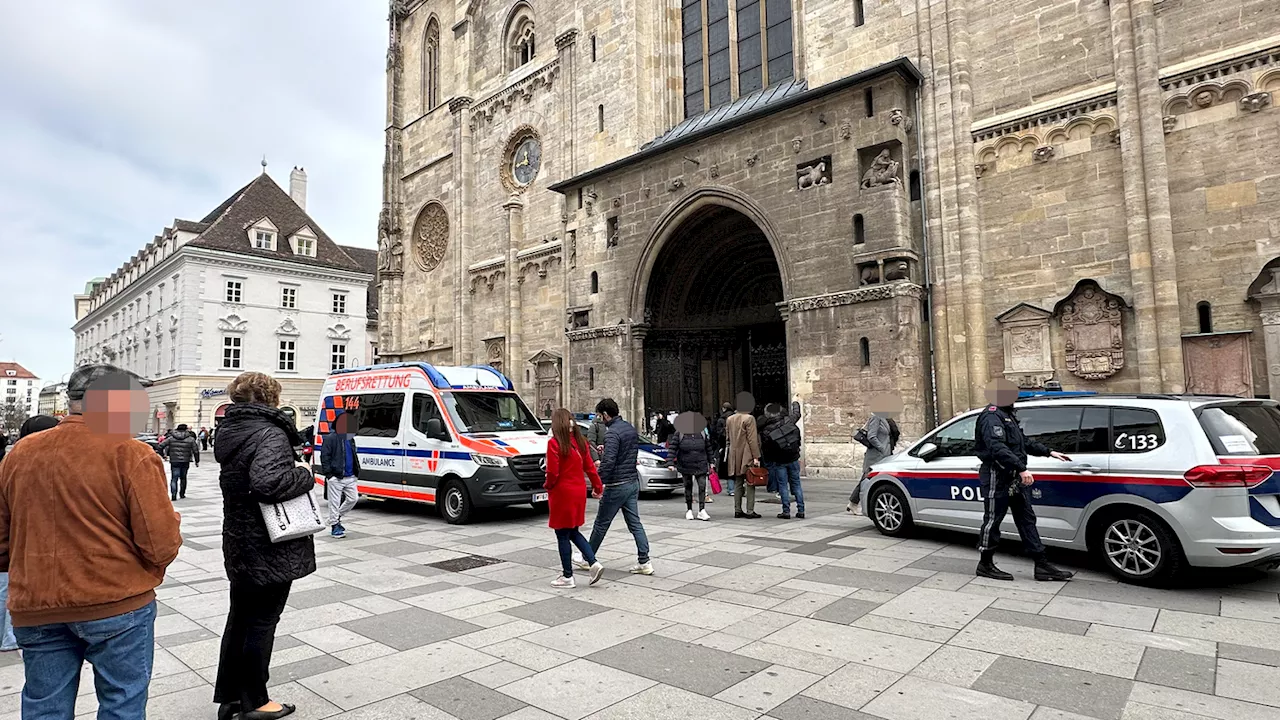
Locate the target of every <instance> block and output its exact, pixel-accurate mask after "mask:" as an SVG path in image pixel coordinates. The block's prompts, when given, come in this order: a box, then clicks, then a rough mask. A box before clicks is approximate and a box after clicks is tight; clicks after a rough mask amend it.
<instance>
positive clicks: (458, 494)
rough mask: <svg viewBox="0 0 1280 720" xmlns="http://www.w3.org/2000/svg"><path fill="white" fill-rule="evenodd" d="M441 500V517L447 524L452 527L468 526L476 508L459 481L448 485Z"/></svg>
mask: <svg viewBox="0 0 1280 720" xmlns="http://www.w3.org/2000/svg"><path fill="white" fill-rule="evenodd" d="M440 498H441V499H440V503H439V505H440V515H441V517H443V518H444V519H445V521H446V522H448V523H449V524H450V525H466V524H467V523H469V522H471V513H472V512H473V511H474V510H475V506H474V505H473V504H472V502H471V496H469V495H468V494H467V489H466V488H465V487H464V486H463V485H462V483H460V482H458V481H457V480H453V481H450V482H449V483H447V484H446V485H445V486H444V493H443V494H441V496H440Z"/></svg>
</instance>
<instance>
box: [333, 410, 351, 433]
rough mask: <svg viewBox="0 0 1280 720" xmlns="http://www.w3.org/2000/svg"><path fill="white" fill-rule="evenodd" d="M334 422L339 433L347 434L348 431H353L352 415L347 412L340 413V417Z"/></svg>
mask: <svg viewBox="0 0 1280 720" xmlns="http://www.w3.org/2000/svg"><path fill="white" fill-rule="evenodd" d="M333 424H334V427H335V428H337V430H338V432H339V433H342V434H344V435H345V434H346V433H349V432H351V416H350V415H348V414H346V413H342V414H341V415H339V416H338V419H337V420H335V421H334V423H333Z"/></svg>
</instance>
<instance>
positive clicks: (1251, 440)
mask: <svg viewBox="0 0 1280 720" xmlns="http://www.w3.org/2000/svg"><path fill="white" fill-rule="evenodd" d="M1198 415H1199V417H1200V427H1202V428H1204V431H1205V434H1206V435H1208V436H1209V442H1210V443H1211V444H1212V445H1213V452H1214V454H1215V455H1280V409H1277V408H1276V406H1274V405H1269V404H1264V403H1256V402H1255V403H1240V404H1233V405H1219V406H1214V407H1207V408H1204V409H1203V410H1201V411H1200V412H1199V413H1198Z"/></svg>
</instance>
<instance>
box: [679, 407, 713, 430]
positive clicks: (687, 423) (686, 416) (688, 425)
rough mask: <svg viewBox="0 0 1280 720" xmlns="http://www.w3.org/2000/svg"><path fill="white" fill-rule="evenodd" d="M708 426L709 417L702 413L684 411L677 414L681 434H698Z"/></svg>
mask: <svg viewBox="0 0 1280 720" xmlns="http://www.w3.org/2000/svg"><path fill="white" fill-rule="evenodd" d="M706 426H707V419H706V418H704V417H702V415H701V414H700V413H696V412H684V413H680V414H679V415H678V416H676V430H677V431H678V432H679V433H680V434H681V435H697V434H699V433H701V432H702V429H703V428H705V427H706Z"/></svg>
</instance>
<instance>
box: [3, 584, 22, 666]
mask: <svg viewBox="0 0 1280 720" xmlns="http://www.w3.org/2000/svg"><path fill="white" fill-rule="evenodd" d="M0 610H3V611H4V627H3V629H0V650H17V649H18V639H17V638H15V637H14V636H13V618H11V617H9V573H7V572H6V573H0Z"/></svg>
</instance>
